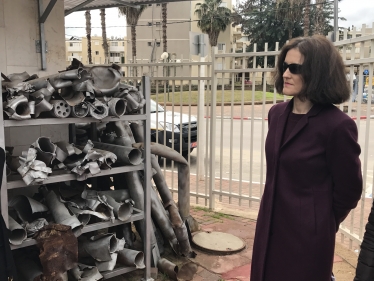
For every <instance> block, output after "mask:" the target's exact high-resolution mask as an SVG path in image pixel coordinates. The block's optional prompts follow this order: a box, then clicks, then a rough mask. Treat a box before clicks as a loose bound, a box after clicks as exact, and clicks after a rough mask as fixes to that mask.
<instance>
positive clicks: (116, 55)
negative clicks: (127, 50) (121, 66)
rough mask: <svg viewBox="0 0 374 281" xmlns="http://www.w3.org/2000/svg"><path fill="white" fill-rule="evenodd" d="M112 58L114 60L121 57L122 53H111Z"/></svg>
mask: <svg viewBox="0 0 374 281" xmlns="http://www.w3.org/2000/svg"><path fill="white" fill-rule="evenodd" d="M110 56H111V57H112V58H113V57H119V56H120V53H110Z"/></svg>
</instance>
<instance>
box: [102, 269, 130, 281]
mask: <svg viewBox="0 0 374 281" xmlns="http://www.w3.org/2000/svg"><path fill="white" fill-rule="evenodd" d="M136 269H137V268H136V267H135V266H131V267H126V266H121V267H117V268H115V269H113V270H112V271H105V272H100V273H101V275H102V276H103V277H104V279H109V278H112V277H114V276H117V275H121V274H125V273H128V272H131V271H134V270H136Z"/></svg>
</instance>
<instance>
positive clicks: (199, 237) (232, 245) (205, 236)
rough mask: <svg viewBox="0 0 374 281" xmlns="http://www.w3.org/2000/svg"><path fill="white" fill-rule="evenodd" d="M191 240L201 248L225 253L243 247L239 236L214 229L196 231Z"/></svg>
mask: <svg viewBox="0 0 374 281" xmlns="http://www.w3.org/2000/svg"><path fill="white" fill-rule="evenodd" d="M192 242H193V243H194V244H195V245H196V246H198V247H199V248H201V249H202V250H207V251H211V252H219V253H226V254H231V253H234V252H238V251H241V250H243V249H244V248H245V243H244V241H243V240H242V239H240V238H239V237H236V236H234V235H232V234H229V233H224V232H216V231H207V232H205V231H202V232H198V233H196V234H195V235H194V236H193V237H192Z"/></svg>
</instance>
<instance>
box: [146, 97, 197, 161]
mask: <svg viewBox="0 0 374 281" xmlns="http://www.w3.org/2000/svg"><path fill="white" fill-rule="evenodd" d="M150 109H151V110H150V115H151V140H152V141H153V142H156V137H157V139H158V141H157V142H158V143H161V144H165V145H166V146H168V147H171V148H174V149H175V150H176V151H178V152H181V153H182V155H184V156H186V155H188V152H189V151H190V152H192V150H193V149H194V148H196V147H197V119H196V117H195V116H191V118H190V117H189V116H188V115H187V114H181V113H179V112H174V114H173V112H171V111H166V112H165V109H164V108H163V107H162V106H160V105H158V104H157V102H155V101H154V100H151V108H150ZM173 116H174V122H173ZM181 118H182V123H181ZM157 130H158V133H156V131H157ZM189 131H190V133H189ZM173 132H174V133H173ZM165 136H166V137H165ZM189 136H190V141H188V137H189ZM164 140H166V142H165V143H164ZM181 140H182V141H181ZM181 145H182V146H181Z"/></svg>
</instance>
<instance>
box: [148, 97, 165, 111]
mask: <svg viewBox="0 0 374 281" xmlns="http://www.w3.org/2000/svg"><path fill="white" fill-rule="evenodd" d="M156 112H164V108H163V107H162V106H161V105H158V104H157V102H155V101H154V100H151V113H156Z"/></svg>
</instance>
